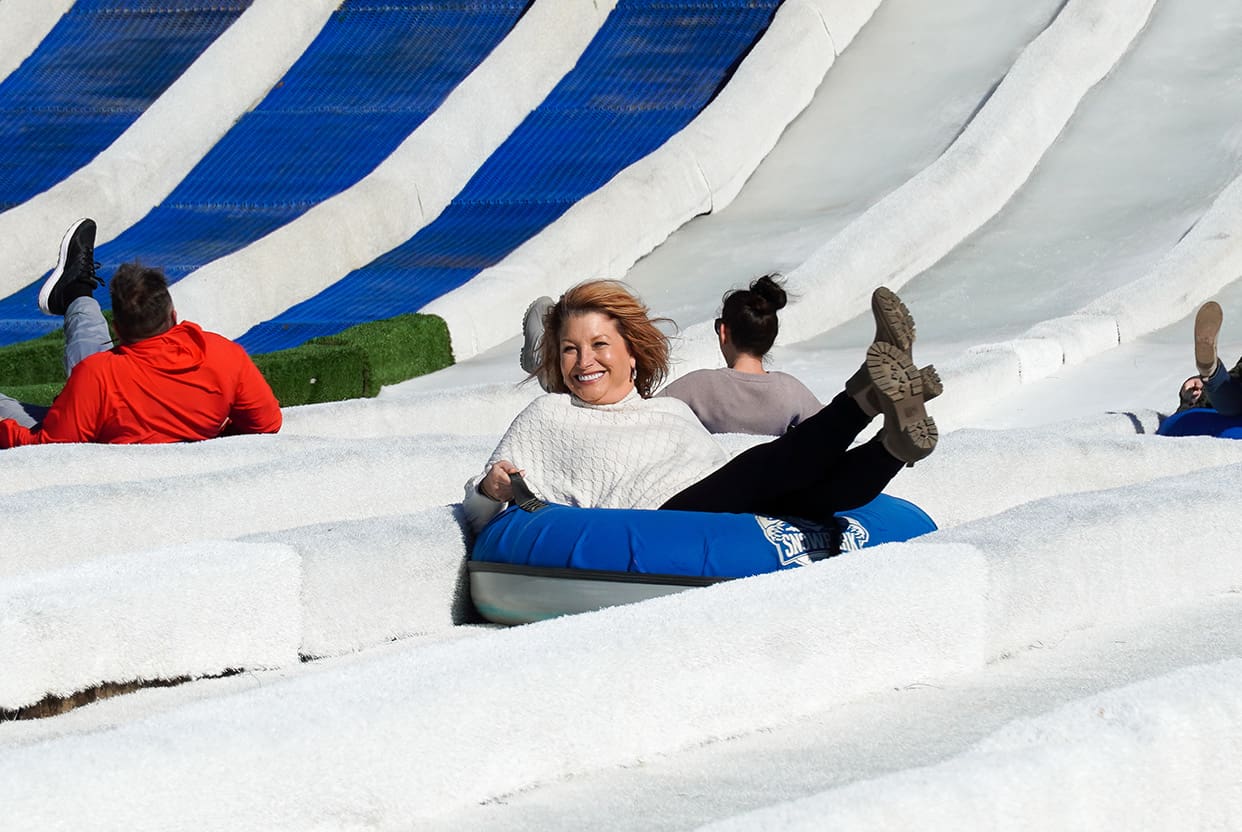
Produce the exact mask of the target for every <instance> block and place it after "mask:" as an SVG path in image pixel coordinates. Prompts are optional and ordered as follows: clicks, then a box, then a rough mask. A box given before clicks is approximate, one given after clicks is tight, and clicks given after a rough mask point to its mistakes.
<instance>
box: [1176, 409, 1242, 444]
mask: <svg viewBox="0 0 1242 832" xmlns="http://www.w3.org/2000/svg"><path fill="white" fill-rule="evenodd" d="M1156 433H1157V434H1159V435H1160V436H1218V437H1220V438H1222V439H1242V416H1226V415H1225V414H1223V413H1218V412H1217V411H1215V410H1212V409H1211V408H1207V407H1196V408H1192V409H1190V410H1183V411H1182V412H1180V413H1174V414H1173V415H1172V416H1170V417H1169V418H1167V419H1165V420H1164V421H1163V422H1161V423H1160V427H1159V428H1158V429H1157V430H1156Z"/></svg>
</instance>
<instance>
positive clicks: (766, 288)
mask: <svg viewBox="0 0 1242 832" xmlns="http://www.w3.org/2000/svg"><path fill="white" fill-rule="evenodd" d="M778 277H780V275H778V274H765V275H764V276H763V277H760V278H756V279H755V281H754V282H753V283H751V284H750V290H751V291H752V292H754V293H755V294H756V295H758V296H759V297H761V298H763V299H764V300H765V301H767V303H768V305H769V306H770V307H771V309H772V311H773V312H776V311H777V310H780V309H784V308H785V303H786V300H787V298H786V296H785V290H784V289H782V288H781V284H779V283H777V282H776V278H778Z"/></svg>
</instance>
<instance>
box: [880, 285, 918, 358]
mask: <svg viewBox="0 0 1242 832" xmlns="http://www.w3.org/2000/svg"><path fill="white" fill-rule="evenodd" d="M871 314H872V316H874V317H875V340H877V341H883V342H885V343H888V344H892V345H893V346H895V347H897V348H898V349H899V350H901V351H902V352H906V353H908V352H910V349H911V348H912V347H913V346H914V334H915V333H914V318H913V317H912V316H911V315H910V310H909V309H908V308H906V305H905V304H904V303H902V301H901V298H899V297H897V293H896V292H894V291H893V290H892V289H889V288H888V287H887V286H881V287H879V288H878V289H876V290H875V291H874V292H872V293H871Z"/></svg>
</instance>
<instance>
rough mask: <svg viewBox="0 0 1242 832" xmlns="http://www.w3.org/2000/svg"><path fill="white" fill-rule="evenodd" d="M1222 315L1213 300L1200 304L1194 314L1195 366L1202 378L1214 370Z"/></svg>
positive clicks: (1217, 304)
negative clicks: (1217, 337)
mask: <svg viewBox="0 0 1242 832" xmlns="http://www.w3.org/2000/svg"><path fill="white" fill-rule="evenodd" d="M1224 317H1225V316H1224V313H1222V312H1221V311H1220V304H1219V303H1217V302H1216V301H1214V300H1209V301H1208V302H1207V303H1205V304H1203V305H1202V306H1200V307H1199V311H1198V313H1196V315H1195V366H1196V367H1197V368H1198V370H1199V375H1201V376H1203V377H1204V378H1208V377H1209V376H1211V375H1212V373H1214V372H1216V364H1217V358H1216V336H1217V335H1219V334H1220V324H1221V321H1223V320H1224Z"/></svg>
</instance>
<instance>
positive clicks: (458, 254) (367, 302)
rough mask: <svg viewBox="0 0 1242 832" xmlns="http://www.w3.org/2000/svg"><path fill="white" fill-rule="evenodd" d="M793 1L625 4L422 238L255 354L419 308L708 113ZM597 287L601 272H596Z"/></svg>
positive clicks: (305, 309)
mask: <svg viewBox="0 0 1242 832" xmlns="http://www.w3.org/2000/svg"><path fill="white" fill-rule="evenodd" d="M778 5H779V0H750V1H749V2H738V1H737V0H716V1H715V2H703V0H699V2H684V1H683V0H659V1H658V2H652V0H621V2H619V3H618V4H617V7H616V8H615V9H614V11H613V13H612V14H611V15H610V16H609V18H608V20H607V21H605V23H604V25H603V27H601V29H600V31H599V32H598V33H597V35H596V37H595V38H594V40H593V41H592V42H591V44H590V45H589V46H588V48H587V50H586V51H585V53H584V54H583V56H582V58H581V60H580V61H579V63H578V65H577V66H576V67H575V68H574V70H573V71H571V72H570V73H569V74H567V75H566V76H565V78H564V79H562V81H561V82H560V83H559V84H558V85H557V87H556V88H555V89H554V90H553V92H552V93H551V94H550V95H549V96H548V98H547V99H546V100H545V101H544V102H543V104H541V105H540V107H539V108H538V109H537V110H536V111H535V112H534V113H532V114H531V115H530V116H529V117H528V118H527V119H526V120H525V121H524V122H523V123H522V124H521V125H520V126H519V127H518V129H517V130H516V131H515V132H514V133H513V135H511V136H510V137H509V139H508V140H507V141H506V142H505V143H504V144H503V145H502V146H501V147H500V148H499V149H498V150H497V151H496V153H495V154H493V155H492V157H491V158H490V159H488V161H487V162H486V163H485V164H484V165H483V167H482V168H481V169H480V170H479V171H478V172H477V173H476V174H475V176H474V177H473V178H472V179H471V180H470V182H469V183H468V184H467V185H466V187H465V188H464V189H463V191H462V192H461V193H460V194H459V195H458V196H457V198H455V199H454V200H453V202H452V204H451V205H449V206H448V207H447V208H446V209H445V210H444V212H443V213H442V214H441V215H440V217H439V218H438V219H437V220H436V221H435V222H433V223H432V224H430V225H429V226H428V227H427V228H425V229H423V230H422V231H421V232H420V233H419V234H417V235H416V236H415V237H414V238H412V239H411V240H410V241H409V242H407V243H405V244H404V245H402V246H400V247H399V248H397V249H395V250H394V251H391V252H389V253H388V254H385V255H383V256H382V257H380V258H378V259H377V260H375V261H374V262H372V263H371V264H369V265H367V266H365V267H363V268H361V269H359V270H357V271H355V272H353V273H352V274H350V275H348V276H346V277H345V278H343V279H342V280H341V281H339V282H338V283H337V284H336V285H334V286H332V287H330V288H329V289H327V290H325V291H324V292H322V293H320V294H319V295H318V296H316V297H314V298H312V299H310V300H308V301H306V302H305V303H302V304H299V305H297V306H295V307H293V308H292V309H290V310H288V311H287V312H285V313H284V314H282V315H280V316H279V317H277V318H275V319H274V320H271V321H268V322H265V323H263V324H260V325H259V326H256V327H254V328H253V329H251V330H250V331H249V332H248V333H246V334H245V335H244V336H243V337H242V338H241V339H240V341H241V343H242V345H243V346H245V347H246V348H247V349H249V350H250V351H251V352H267V351H271V350H276V349H282V348H286V347H291V346H296V345H297V344H300V343H302V342H304V341H305V340H307V339H309V338H312V337H314V336H317V335H327V334H332V333H335V332H339V331H340V330H342V329H345V328H346V327H348V326H351V325H353V324H356V323H360V322H363V321H369V320H378V319H383V318H387V317H391V316H393V315H397V314H401V313H406V312H415V311H418V310H419V309H420V308H422V307H423V306H424V305H425V304H427V303H429V302H430V301H432V300H434V299H435V298H437V297H439V296H440V295H442V294H444V293H446V292H448V291H450V290H452V289H454V288H456V287H458V286H460V285H462V284H463V283H465V282H466V281H468V280H470V279H471V278H472V277H474V276H475V275H476V274H478V272H479V271H481V270H482V269H484V268H487V267H488V266H491V265H494V264H496V263H498V262H499V261H500V260H501V259H503V258H504V257H505V255H507V254H508V253H509V252H511V251H513V249H515V248H516V247H517V246H518V245H520V244H521V243H523V242H524V241H526V240H527V239H529V238H530V237H532V236H534V235H535V234H536V233H538V232H539V231H540V230H542V229H543V228H544V227H545V226H547V225H548V224H549V223H551V222H552V221H554V220H555V219H556V218H557V217H559V216H560V215H561V214H563V213H564V212H565V211H566V210H568V208H569V207H570V206H571V205H573V203H574V202H576V201H577V200H579V199H581V198H582V197H584V196H586V195H587V194H589V193H591V192H592V191H594V190H596V189H598V188H599V187H600V186H601V185H603V184H604V183H606V182H607V181H608V180H609V179H611V178H612V177H613V176H614V175H615V174H616V173H617V172H618V171H620V170H622V169H623V168H625V167H627V166H628V165H630V164H631V163H633V162H635V161H637V160H638V159H641V158H642V157H644V156H646V155H647V154H649V153H650V152H651V151H653V150H655V149H656V148H658V147H659V146H660V145H662V144H663V143H664V142H665V141H667V140H668V138H669V137H670V136H672V135H673V134H674V133H676V132H677V131H679V130H680V129H682V128H683V127H684V126H685V125H686V124H687V123H689V121H690V120H691V119H692V118H694V116H695V115H697V114H698V113H699V112H700V111H701V110H702V108H703V107H704V106H706V105H707V104H708V103H709V102H710V101H711V100H712V98H713V97H714V96H715V95H716V93H717V92H718V91H719V89H720V88H721V87H722V86H723V85H724V84H725V83H726V82H727V80H728V79H729V77H730V76H731V74H732V72H733V70H734V68H735V67H736V66H737V64H738V63H739V62H740V61H741V60H742V58H743V57H745V55H746V53H747V52H748V51H749V50H750V48H751V46H752V45H753V44H754V42H755V41H756V39H757V38H758V37H759V36H760V35H761V34H762V33H763V32H764V30H765V29H766V28H767V26H768V24H769V22H770V21H771V18H772V14H773V13H774V11H775V9H776V7H777V6H778ZM583 277H584V278H585V277H588V275H583Z"/></svg>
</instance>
